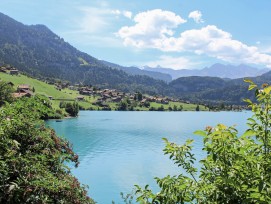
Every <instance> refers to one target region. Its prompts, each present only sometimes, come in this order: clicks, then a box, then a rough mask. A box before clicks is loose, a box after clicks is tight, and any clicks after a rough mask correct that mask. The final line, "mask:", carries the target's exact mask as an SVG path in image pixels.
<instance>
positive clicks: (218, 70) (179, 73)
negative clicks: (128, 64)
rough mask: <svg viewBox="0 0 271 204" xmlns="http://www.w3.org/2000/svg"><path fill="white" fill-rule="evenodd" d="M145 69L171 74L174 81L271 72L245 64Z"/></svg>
mask: <svg viewBox="0 0 271 204" xmlns="http://www.w3.org/2000/svg"><path fill="white" fill-rule="evenodd" d="M143 69H144V70H147V71H156V72H161V73H165V74H170V75H171V76H172V78H173V79H177V78H179V77H185V76H211V77H220V78H229V79H237V78H242V77H255V76H260V75H262V74H264V73H266V72H268V71H270V70H269V69H257V68H254V67H250V66H248V65H244V64H240V65H238V66H235V65H223V64H219V63H217V64H214V65H212V66H211V67H205V68H203V69H181V70H174V69H170V68H162V67H156V68H151V67H148V66H145V67H143Z"/></svg>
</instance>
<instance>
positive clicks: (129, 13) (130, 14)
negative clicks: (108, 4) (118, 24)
mask: <svg viewBox="0 0 271 204" xmlns="http://www.w3.org/2000/svg"><path fill="white" fill-rule="evenodd" d="M122 14H123V15H124V16H125V17H126V18H130V19H131V18H132V16H133V13H132V12H131V11H123V12H122Z"/></svg>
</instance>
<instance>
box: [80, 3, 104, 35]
mask: <svg viewBox="0 0 271 204" xmlns="http://www.w3.org/2000/svg"><path fill="white" fill-rule="evenodd" d="M80 11H81V12H82V13H83V16H82V18H81V19H79V20H78V25H79V27H80V28H79V29H80V31H81V32H84V33H96V32H100V31H101V30H103V29H104V28H106V27H108V22H107V20H106V18H105V16H106V14H107V13H108V11H107V9H99V8H93V7H84V8H80Z"/></svg>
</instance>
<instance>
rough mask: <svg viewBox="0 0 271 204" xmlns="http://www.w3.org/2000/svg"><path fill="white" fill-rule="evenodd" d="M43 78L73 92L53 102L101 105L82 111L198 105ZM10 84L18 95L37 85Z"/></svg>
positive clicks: (5, 70) (27, 93) (25, 94)
mask: <svg viewBox="0 0 271 204" xmlns="http://www.w3.org/2000/svg"><path fill="white" fill-rule="evenodd" d="M1 72H2V73H5V74H8V75H11V76H20V75H23V73H20V71H19V70H18V69H16V68H15V67H12V66H10V65H5V66H0V73H1ZM0 80H1V79H0ZM39 80H40V81H43V82H45V83H46V84H49V85H52V86H53V87H54V89H55V90H57V91H60V92H64V93H67V94H70V95H71V96H70V97H69V98H61V97H56V96H51V95H48V94H47V95H46V97H48V98H49V99H50V100H51V101H58V103H59V102H61V101H77V102H78V103H79V105H80V103H81V104H82V103H89V104H91V105H92V107H97V108H94V109H93V108H91V107H90V108H88V107H87V106H85V107H82V106H80V107H81V109H82V110H84V109H87V110H97V109H98V110H112V107H110V104H120V103H121V102H127V101H128V102H129V104H136V105H134V106H139V107H145V109H138V110H162V111H163V110H164V109H163V106H165V107H167V108H166V109H165V110H174V111H176V110H177V111H181V110H183V108H182V106H183V104H187V105H194V104H191V103H190V101H187V100H182V99H176V98H172V97H163V96H150V95H147V94H142V93H140V92H135V93H125V92H122V91H118V90H116V89H100V88H97V87H95V86H85V85H82V84H74V85H72V84H70V83H69V82H65V81H61V80H57V81H55V80H52V79H46V80H45V79H39ZM8 83H9V84H10V85H11V86H12V87H13V89H14V90H15V91H14V93H13V97H14V98H21V97H31V96H33V95H35V87H31V85H29V84H27V81H26V82H25V83H24V84H17V85H16V87H15V85H14V83H13V82H12V81H9V82H8ZM71 92H72V93H71ZM90 98H92V99H93V100H89V99H90ZM150 103H152V104H154V103H155V104H156V108H154V107H150ZM159 104H160V105H159ZM172 104H174V105H172ZM175 104H178V107H177V108H176V107H175V108H174V109H173V107H174V106H176V105H175ZM180 104H182V105H180ZM171 105H172V107H171ZM201 105H202V106H203V107H205V109H206V110H213V111H218V110H227V111H231V110H234V111H240V110H244V109H247V107H246V106H239V105H230V106H224V105H223V107H218V106H212V107H211V108H210V107H208V108H207V106H208V105H206V104H201ZM158 106H159V108H158ZM146 108H148V109H146ZM114 109H115V110H118V108H116V107H115V108H114ZM128 110H133V109H128ZM136 110H137V109H136ZM184 110H185V109H184Z"/></svg>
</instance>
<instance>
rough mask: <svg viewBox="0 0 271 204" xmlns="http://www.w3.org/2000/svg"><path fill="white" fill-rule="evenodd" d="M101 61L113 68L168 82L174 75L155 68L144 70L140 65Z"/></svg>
mask: <svg viewBox="0 0 271 204" xmlns="http://www.w3.org/2000/svg"><path fill="white" fill-rule="evenodd" d="M101 62H102V63H103V64H105V65H107V66H109V67H111V68H114V69H119V70H122V71H124V72H126V73H127V74H130V75H146V76H149V77H152V78H154V79H158V80H163V81H165V82H167V83H168V82H171V81H172V77H171V75H170V74H164V73H161V72H156V71H155V70H153V71H148V70H142V69H139V68H138V67H125V66H121V65H118V64H114V63H111V62H107V61H104V60H101Z"/></svg>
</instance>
